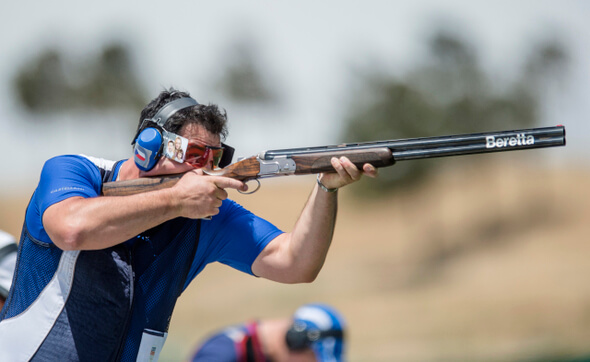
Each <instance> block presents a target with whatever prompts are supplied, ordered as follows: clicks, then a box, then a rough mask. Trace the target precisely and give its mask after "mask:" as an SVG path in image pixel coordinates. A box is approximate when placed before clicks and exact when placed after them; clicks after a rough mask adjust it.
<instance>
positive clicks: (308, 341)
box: [285, 321, 344, 351]
mask: <svg viewBox="0 0 590 362" xmlns="http://www.w3.org/2000/svg"><path fill="white" fill-rule="evenodd" d="M328 337H333V338H336V339H342V338H343V337H344V332H343V331H342V330H341V329H329V330H326V331H322V330H320V329H318V328H315V327H310V326H309V325H308V324H307V323H305V322H302V321H295V322H294V323H293V325H291V328H289V330H288V331H287V334H286V337H285V339H286V342H287V347H289V349H290V350H292V351H300V350H302V349H305V348H309V347H311V345H312V343H314V342H317V341H319V340H320V339H324V338H328Z"/></svg>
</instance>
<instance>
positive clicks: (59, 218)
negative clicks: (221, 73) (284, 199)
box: [0, 89, 377, 361]
mask: <svg viewBox="0 0 590 362" xmlns="http://www.w3.org/2000/svg"><path fill="white" fill-rule="evenodd" d="M226 123H227V116H226V114H225V111H221V110H220V109H219V108H218V106H217V105H211V104H210V105H202V104H199V103H198V102H197V101H196V100H194V99H193V98H191V97H190V96H189V94H188V93H185V92H179V91H176V90H174V89H170V90H164V91H162V92H161V93H160V94H159V95H158V96H157V97H156V98H155V99H153V100H152V101H151V102H150V103H149V104H148V105H147V106H146V107H145V108H144V109H143V110H142V112H141V115H140V118H139V124H138V128H137V133H136V135H135V137H134V138H133V140H132V145H133V147H134V148H133V156H131V157H129V158H128V159H124V160H121V161H117V162H115V161H110V160H105V159H102V158H96V157H90V156H84V155H63V156H57V157H54V158H51V159H50V160H48V161H47V162H46V163H45V165H44V167H43V169H42V171H41V176H40V181H39V184H38V186H37V188H36V190H35V191H34V193H33V196H32V198H31V201H30V203H29V205H28V206H27V210H26V215H25V222H24V228H23V234H22V237H21V240H22V241H21V245H20V254H21V256H20V257H19V258H18V261H17V265H16V271H15V272H16V277H15V279H14V281H13V283H14V284H13V286H12V288H11V289H10V293H9V296H8V299H7V303H6V305H5V306H4V309H3V310H2V312H1V313H0V361H24V360H30V359H32V358H35V359H40V360H59V361H79V360H93V361H112V360H122V361H135V360H150V361H155V360H157V359H158V357H159V354H160V352H161V350H162V347H163V345H164V342H165V340H166V337H167V332H168V327H169V324H170V319H171V317H172V312H173V310H174V306H175V304H176V300H177V298H178V297H179V296H180V295H181V294H182V292H183V291H184V290H185V288H187V286H188V285H189V284H190V282H191V281H192V280H193V279H194V278H195V277H196V276H197V275H198V274H199V273H200V272H201V271H202V270H203V269H204V268H205V266H206V265H207V264H209V263H213V262H220V263H224V264H226V265H229V266H231V267H233V268H235V269H237V270H240V271H242V272H244V273H247V274H250V275H254V276H258V277H262V278H266V279H269V280H273V281H277V282H281V283H309V282H312V281H313V280H314V279H315V278H316V277H317V275H318V273H319V272H320V270H321V269H322V266H323V264H324V261H325V258H326V255H327V253H328V250H329V247H330V244H331V241H332V236H333V232H334V227H335V221H336V211H337V200H338V196H337V195H338V192H337V190H338V189H339V188H341V187H343V186H346V185H348V184H350V183H353V182H356V181H358V180H359V179H361V176H362V175H363V174H365V175H368V176H370V177H375V176H376V175H377V171H376V169H375V168H374V167H373V166H371V165H369V164H365V165H363V167H362V169H360V170H359V169H358V168H357V167H356V166H355V165H354V164H353V163H352V162H350V160H348V159H347V158H344V157H342V158H339V159H337V158H333V159H332V161H331V162H332V166H333V167H334V170H335V172H333V173H323V174H320V175H318V178H317V182H315V183H314V187H313V189H312V191H311V193H310V196H309V198H308V200H307V203H306V204H305V206H304V207H303V209H302V211H301V214H300V216H299V218H298V220H297V221H296V223H295V225H294V227H293V229H292V230H291V232H283V231H282V230H280V229H278V228H277V227H276V226H274V225H273V224H272V223H270V222H269V221H267V220H265V219H263V218H261V217H258V216H256V215H254V214H253V213H251V212H250V211H248V210H246V209H244V208H243V207H241V206H240V205H238V204H237V203H235V202H233V201H232V200H229V199H228V192H227V191H226V189H237V190H241V191H245V190H247V186H246V185H245V184H244V183H243V182H241V181H239V180H236V179H232V178H227V177H221V176H209V175H205V174H204V172H203V169H205V170H206V169H215V168H217V167H223V166H224V165H227V164H229V163H230V162H231V153H232V151H233V149H231V147H229V146H227V145H224V144H223V143H222V140H223V139H224V138H225V136H226V135H227V124H226ZM175 137H182V139H183V144H184V145H185V146H186V147H187V150H186V152H185V154H187V155H186V158H185V159H184V162H176V161H174V160H172V159H170V158H167V157H165V156H162V154H163V153H165V152H163V150H164V149H165V144H166V142H167V141H168V140H170V139H175ZM105 146H108V145H105ZM224 155H225V156H224ZM170 174H182V177H180V178H179V180H178V181H177V183H176V184H175V185H174V186H172V187H168V188H163V189H159V190H152V191H149V192H144V193H140V194H134V195H128V196H102V195H101V193H102V187H103V183H105V182H110V181H124V180H134V179H138V178H140V177H149V176H157V175H170Z"/></svg>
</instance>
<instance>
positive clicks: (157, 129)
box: [133, 97, 234, 171]
mask: <svg viewBox="0 0 590 362" xmlns="http://www.w3.org/2000/svg"><path fill="white" fill-rule="evenodd" d="M197 105H199V103H198V102H197V101H196V100H194V99H193V98H190V97H184V98H179V99H176V100H173V101H171V102H169V103H167V104H165V105H164V106H163V107H162V108H160V110H159V111H158V112H157V113H156V115H155V116H154V117H153V118H151V119H144V120H143V122H142V124H141V127H140V128H139V130H138V133H137V135H136V136H135V140H134V141H133V143H134V150H133V158H134V160H135V164H136V165H137V167H138V168H139V169H140V170H142V171H149V170H151V169H152V168H154V166H155V165H156V163H157V162H158V160H159V159H160V157H162V150H163V148H164V137H163V134H162V133H163V132H164V131H165V130H164V124H166V121H167V120H168V119H169V118H170V117H172V116H173V115H174V114H175V113H176V112H178V111H180V110H182V109H185V108H188V107H192V106H197ZM146 122H147V123H153V126H150V127H147V128H144V129H143V130H142V128H143V126H144V124H146ZM168 133H171V132H168ZM221 145H222V146H223V149H224V152H223V154H222V157H221V161H220V162H219V166H220V167H225V166H227V165H229V164H230V163H231V160H232V157H233V153H234V149H233V148H232V147H230V146H228V145H225V144H223V143H222V144H221Z"/></svg>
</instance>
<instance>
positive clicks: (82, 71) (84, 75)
mask: <svg viewBox="0 0 590 362" xmlns="http://www.w3.org/2000/svg"><path fill="white" fill-rule="evenodd" d="M66 59H67V60H66ZM135 69H136V67H135V65H134V64H133V62H132V60H131V57H130V54H129V50H128V49H127V48H126V47H125V46H124V45H122V44H119V43H115V44H110V45H108V46H106V47H105V48H104V49H103V50H102V52H101V53H100V54H99V56H98V57H96V58H95V59H89V60H87V59H84V60H80V61H78V62H75V61H72V59H71V58H69V57H67V56H64V55H62V54H61V52H60V51H58V50H56V49H48V50H46V51H44V52H43V53H41V54H40V55H39V56H37V57H36V58H34V59H31V60H30V61H29V62H27V63H25V64H23V65H22V66H21V68H20V69H19V70H18V71H17V75H16V77H15V78H14V83H13V86H14V89H15V91H16V94H17V95H18V98H19V100H20V101H21V103H22V104H23V106H24V107H25V109H26V110H28V111H30V112H33V113H46V112H50V113H58V112H63V111H69V110H75V109H82V110H86V109H100V110H105V109H113V108H132V109H141V107H143V105H145V103H146V97H145V96H144V94H143V88H142V87H141V85H140V81H139V77H138V75H137V74H136V71H135ZM39 119H40V120H42V119H44V118H43V117H40V118H39Z"/></svg>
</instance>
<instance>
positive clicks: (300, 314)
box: [191, 304, 345, 362]
mask: <svg viewBox="0 0 590 362" xmlns="http://www.w3.org/2000/svg"><path fill="white" fill-rule="evenodd" d="M344 356H345V323H344V319H343V318H342V316H341V315H340V314H339V313H338V312H337V311H336V310H335V309H334V308H332V307H330V306H328V305H325V304H306V305H304V306H302V307H300V308H298V309H297V310H296V311H295V314H294V315H293V317H292V318H283V319H265V320H260V321H254V322H251V323H247V324H243V325H237V326H232V327H229V328H226V329H224V330H222V331H220V332H219V333H216V334H214V335H213V336H211V337H209V338H208V339H207V340H205V341H204V342H203V343H202V344H201V345H200V347H199V348H198V350H197V351H196V352H195V353H194V355H193V356H192V358H191V361H192V362H205V361H216V362H266V361H274V362H287V361H300V362H315V361H319V362H340V361H344V360H345V358H344Z"/></svg>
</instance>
